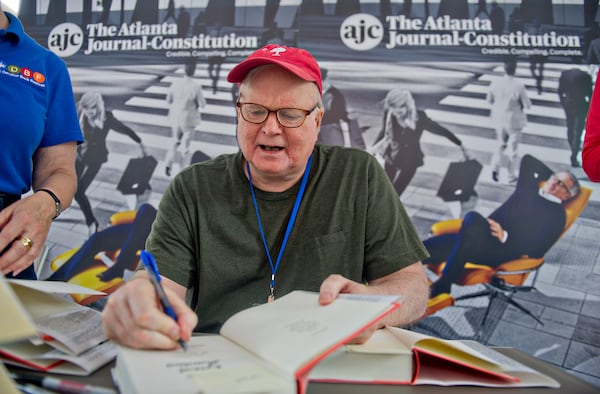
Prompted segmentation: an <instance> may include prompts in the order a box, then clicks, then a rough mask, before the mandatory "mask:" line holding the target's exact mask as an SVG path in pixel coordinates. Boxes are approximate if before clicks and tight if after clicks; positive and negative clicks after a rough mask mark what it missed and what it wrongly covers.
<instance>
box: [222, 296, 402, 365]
mask: <svg viewBox="0 0 600 394" xmlns="http://www.w3.org/2000/svg"><path fill="white" fill-rule="evenodd" d="M395 299H398V296H392V297H390V296H383V297H380V296H365V295H360V297H338V299H337V300H335V301H334V302H333V303H331V304H329V305H327V306H321V305H319V302H318V293H314V292H305V291H294V292H291V293H289V294H287V295H285V296H283V297H281V298H279V299H278V300H276V301H275V302H273V303H266V304H263V305H259V306H256V307H253V308H249V309H246V310H244V311H241V312H239V313H237V314H235V315H234V316H232V317H231V318H230V319H228V320H227V322H225V324H224V325H223V327H222V328H221V335H223V336H225V337H227V338H228V339H230V340H232V341H234V342H236V343H238V344H240V346H243V347H245V348H246V349H248V350H250V351H251V352H252V353H254V354H257V355H259V356H260V357H262V358H263V359H265V360H267V361H268V362H270V363H273V364H275V365H278V366H279V367H280V368H282V369H284V370H286V371H288V372H289V373H291V374H294V373H295V372H296V371H297V370H298V369H299V368H300V367H301V366H303V365H304V364H306V363H307V362H309V361H311V360H312V359H314V358H315V357H317V356H319V355H321V354H322V353H323V352H324V351H326V350H330V349H331V348H332V346H334V345H336V344H340V343H341V342H342V341H345V340H347V339H350V337H351V336H352V335H353V334H355V333H356V332H357V331H359V330H360V329H362V328H364V327H365V326H366V325H367V324H368V323H370V322H372V321H373V320H374V319H376V318H377V317H379V316H380V315H381V314H382V313H384V312H385V311H387V310H389V309H390V308H391V307H392V301H391V300H395Z"/></svg>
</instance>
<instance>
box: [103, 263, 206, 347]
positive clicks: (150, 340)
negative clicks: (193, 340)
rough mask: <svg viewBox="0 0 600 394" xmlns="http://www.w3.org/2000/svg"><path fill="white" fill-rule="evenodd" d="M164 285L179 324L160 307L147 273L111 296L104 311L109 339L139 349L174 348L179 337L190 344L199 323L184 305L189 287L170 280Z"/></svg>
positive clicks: (137, 273)
mask: <svg viewBox="0 0 600 394" xmlns="http://www.w3.org/2000/svg"><path fill="white" fill-rule="evenodd" d="M162 283H163V286H164V288H165V292H166V293H167V297H168V298H169V302H170V303H171V306H172V307H173V310H174V311H175V314H176V315H177V317H178V320H177V322H175V321H174V320H173V319H171V318H170V317H169V316H167V315H166V314H165V313H164V312H163V310H162V307H160V304H159V301H158V298H157V296H156V292H155V291H154V287H153V286H152V284H151V282H150V280H149V279H148V274H147V273H146V272H145V271H138V272H136V274H135V276H134V278H133V279H132V280H130V281H129V282H127V283H126V284H125V285H123V286H121V287H120V288H119V289H118V290H117V291H115V292H114V293H113V294H111V295H110V298H109V299H108V302H107V303H106V306H105V307H104V310H103V312H102V323H103V324H102V326H103V329H104V333H105V334H106V336H107V337H108V338H110V339H112V340H113V341H115V342H116V343H118V344H121V345H124V346H129V347H133V348H137V349H174V348H176V347H177V346H179V345H178V343H177V340H178V339H179V338H181V339H183V340H184V341H188V340H189V339H190V337H191V336H192V331H193V330H194V327H196V324H197V322H198V317H197V316H196V313H194V311H192V310H191V309H190V308H189V307H188V306H187V305H186V303H185V301H184V298H185V294H186V288H185V287H184V286H182V285H180V284H178V283H176V282H174V281H172V280H170V279H168V278H165V277H163V278H162Z"/></svg>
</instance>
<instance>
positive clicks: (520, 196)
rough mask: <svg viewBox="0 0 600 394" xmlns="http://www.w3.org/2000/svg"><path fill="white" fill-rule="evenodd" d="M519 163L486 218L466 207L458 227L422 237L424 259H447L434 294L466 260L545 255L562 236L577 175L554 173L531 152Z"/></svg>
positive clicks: (483, 261)
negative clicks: (509, 187)
mask: <svg viewBox="0 0 600 394" xmlns="http://www.w3.org/2000/svg"><path fill="white" fill-rule="evenodd" d="M520 167H521V168H520V172H519V179H518V183H517V186H516V189H515V191H514V192H513V194H512V195H511V196H510V197H509V198H508V200H507V201H506V202H504V203H503V204H502V205H501V206H500V207H498V208H497V209H496V210H495V211H493V212H492V213H491V214H490V216H489V217H488V218H485V217H484V216H483V215H481V214H479V213H477V212H473V211H471V212H468V213H467V214H466V215H465V217H464V219H463V221H462V225H461V228H460V231H458V232H457V233H453V234H441V235H436V236H433V237H431V238H429V239H427V240H425V241H424V242H423V243H424V245H425V247H426V248H427V250H428V251H429V253H430V255H431V257H429V258H428V259H426V260H424V261H423V263H424V264H432V265H436V264H440V263H442V262H443V261H446V266H445V267H444V270H443V272H442V275H441V276H440V277H439V278H438V280H437V281H435V282H434V283H433V284H432V285H431V297H432V298H433V297H435V296H437V295H439V294H442V293H450V287H451V285H452V283H456V282H457V281H458V280H459V279H460V277H461V275H462V274H463V272H464V269H465V264H466V263H467V262H471V263H475V264H481V265H488V266H491V267H496V266H498V265H500V264H502V263H504V262H506V261H508V260H513V259H517V258H519V257H521V256H523V255H527V256H529V257H543V256H544V254H545V253H546V251H548V249H550V247H551V246H552V245H553V244H554V242H556V241H557V240H558V238H559V237H560V236H561V234H562V232H563V230H564V228H565V222H566V213H565V209H564V206H563V204H564V203H565V202H566V201H568V200H570V199H572V198H574V197H575V196H577V194H578V193H579V182H578V181H577V178H575V176H574V175H573V174H572V173H570V172H568V171H560V172H557V173H553V171H552V170H551V169H550V168H548V167H547V166H546V165H545V164H544V163H542V162H540V161H539V160H538V159H536V158H534V157H533V156H530V155H526V156H524V157H523V159H522V160H521V166H520ZM544 180H545V181H546V182H543V181H544Z"/></svg>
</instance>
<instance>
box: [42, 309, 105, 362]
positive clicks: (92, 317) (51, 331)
mask: <svg viewBox="0 0 600 394" xmlns="http://www.w3.org/2000/svg"><path fill="white" fill-rule="evenodd" d="M34 322H35V325H36V327H37V329H38V331H40V332H41V333H44V334H46V335H49V336H51V337H52V338H53V340H46V342H47V343H48V344H50V345H51V346H54V347H56V348H57V349H59V350H62V351H63V352H65V353H70V354H72V355H77V354H80V353H82V352H84V351H86V350H87V349H89V348H91V347H92V346H95V345H97V344H99V343H101V342H104V341H105V340H106V339H107V338H106V336H105V335H104V332H103V331H102V315H101V314H100V312H98V311H96V310H94V309H91V308H87V307H81V308H80V309H76V310H71V311H67V312H64V313H56V314H53V315H48V316H42V317H37V318H35V319H34Z"/></svg>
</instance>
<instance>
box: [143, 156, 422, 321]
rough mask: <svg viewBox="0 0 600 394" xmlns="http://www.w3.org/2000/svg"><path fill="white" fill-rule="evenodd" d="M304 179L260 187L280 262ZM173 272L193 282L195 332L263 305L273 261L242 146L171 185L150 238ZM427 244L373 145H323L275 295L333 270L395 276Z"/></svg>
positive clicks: (311, 284) (362, 278) (309, 285)
mask: <svg viewBox="0 0 600 394" xmlns="http://www.w3.org/2000/svg"><path fill="white" fill-rule="evenodd" d="M299 186H300V182H298V184H296V185H295V186H293V187H292V188H290V189H289V190H287V191H284V192H280V193H272V192H265V191H262V190H259V189H256V188H255V192H256V200H257V205H258V212H259V215H260V219H261V223H262V227H263V230H264V233H265V238H266V243H267V245H268V247H269V249H270V254H271V257H272V261H273V264H274V265H275V263H276V260H277V256H278V253H279V249H280V247H281V243H282V240H283V237H284V234H285V230H286V226H287V222H288V219H289V217H290V213H291V211H292V207H293V205H294V202H295V199H296V195H297V193H298V190H299ZM147 248H148V250H150V251H151V252H152V253H153V254H154V256H155V257H156V260H157V264H158V266H159V269H160V271H161V273H162V275H164V276H165V277H167V278H169V279H172V280H174V281H176V282H177V283H179V284H181V285H183V286H185V287H186V288H188V289H189V291H188V302H189V304H190V306H191V307H192V308H193V309H194V310H195V311H196V313H197V314H198V319H199V323H198V326H197V327H196V331H202V332H216V331H218V329H219V328H220V327H221V325H222V324H223V323H224V322H225V320H227V318H229V317H230V316H231V315H233V314H234V313H236V312H238V311H240V310H242V309H245V308H248V307H250V306H253V305H256V304H259V303H264V302H266V301H267V296H268V295H269V285H270V280H271V266H270V264H269V261H268V259H267V255H266V252H265V247H264V243H263V240H262V238H261V235H260V230H259V226H258V221H257V215H256V209H255V206H254V204H253V201H252V194H251V191H250V184H249V181H248V179H247V177H246V176H245V174H244V172H243V168H242V155H241V153H236V154H229V155H222V156H219V157H217V158H215V159H214V160H211V161H207V162H203V163H198V164H195V165H192V166H190V167H188V168H186V169H184V170H183V171H181V172H180V173H179V174H178V175H177V176H176V177H175V178H174V179H173V181H172V183H171V184H170V185H169V187H168V188H167V190H166V192H165V194H164V195H163V197H162V200H161V202H160V205H159V209H158V214H157V217H156V220H155V222H154V224H153V226H152V231H151V234H150V236H149V237H148V241H147ZM427 256H428V255H427V252H426V250H425V248H424V247H423V244H422V243H421V241H420V240H419V238H418V235H417V233H416V231H415V229H414V227H413V225H412V223H411V221H410V219H409V218H408V215H407V214H406V211H405V209H404V207H403V206H402V204H401V202H400V199H399V197H398V195H397V194H396V192H395V190H394V188H393V187H392V185H391V183H390V182H389V180H388V178H387V175H386V174H385V172H384V171H383V169H382V168H381V166H380V165H379V164H378V163H377V161H376V160H375V159H374V158H373V156H371V155H370V154H368V153H367V152H365V151H361V150H357V149H348V148H341V147H337V146H325V145H317V146H316V147H315V150H314V152H313V160H312V167H311V169H310V176H309V178H308V183H307V185H306V191H305V193H304V197H303V199H302V202H301V205H300V208H299V210H298V215H297V218H296V222H295V225H294V227H293V229H292V232H291V234H290V236H289V239H288V242H287V246H286V248H285V249H284V253H283V255H282V258H281V262H280V263H279V266H278V269H277V272H276V276H275V297H278V296H282V295H284V294H286V293H288V292H290V291H292V290H310V291H319V287H320V285H321V283H322V282H323V280H324V279H325V278H327V276H329V275H330V274H340V275H343V276H344V277H346V278H349V279H351V280H354V281H358V282H368V281H370V280H373V279H376V278H379V277H382V276H385V275H388V274H391V273H393V272H395V271H397V270H399V269H401V268H404V267H406V266H408V265H410V264H412V263H415V262H417V261H419V260H422V259H424V258H426V257H427Z"/></svg>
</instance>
